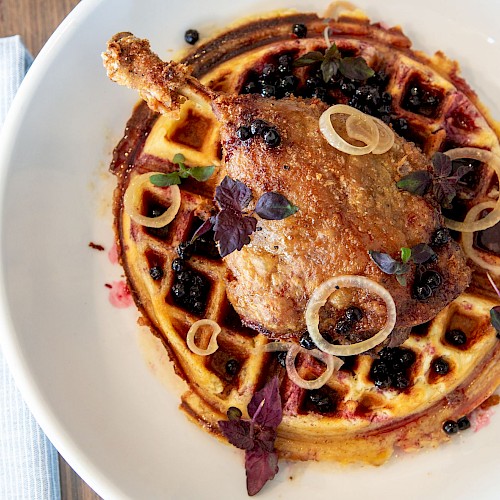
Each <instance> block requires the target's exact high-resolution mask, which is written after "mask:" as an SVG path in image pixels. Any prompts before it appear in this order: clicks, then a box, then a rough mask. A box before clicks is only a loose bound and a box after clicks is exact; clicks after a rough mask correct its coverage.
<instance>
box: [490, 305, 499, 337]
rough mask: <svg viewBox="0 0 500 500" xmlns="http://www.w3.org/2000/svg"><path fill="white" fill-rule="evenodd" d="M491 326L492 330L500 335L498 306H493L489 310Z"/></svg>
mask: <svg viewBox="0 0 500 500" xmlns="http://www.w3.org/2000/svg"><path fill="white" fill-rule="evenodd" d="M490 316H491V324H492V325H493V328H495V330H496V331H497V334H500V306H495V307H492V308H491V309H490Z"/></svg>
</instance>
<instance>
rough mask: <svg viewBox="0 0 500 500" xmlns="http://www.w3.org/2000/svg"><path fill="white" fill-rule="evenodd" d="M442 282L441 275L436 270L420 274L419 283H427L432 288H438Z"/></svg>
mask: <svg viewBox="0 0 500 500" xmlns="http://www.w3.org/2000/svg"><path fill="white" fill-rule="evenodd" d="M442 282H443V279H442V278H441V275H440V274H439V273H438V272H437V271H425V273H423V274H422V276H421V277H420V284H421V285H427V286H429V287H431V288H432V289H433V290H435V289H436V288H439V286H440V285H441V283H442Z"/></svg>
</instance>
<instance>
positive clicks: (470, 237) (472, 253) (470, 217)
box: [462, 201, 500, 274]
mask: <svg viewBox="0 0 500 500" xmlns="http://www.w3.org/2000/svg"><path fill="white" fill-rule="evenodd" d="M495 206H496V202H494V201H485V202H483V203H479V204H478V205H475V206H473V207H472V208H471V209H470V210H469V211H468V212H467V215H466V216H465V219H464V223H465V224H469V223H471V222H474V221H475V220H476V219H477V216H478V215H479V214H480V213H481V212H482V211H483V210H485V209H488V208H495ZM473 243H474V233H463V234H462V247H463V249H464V253H465V255H466V256H467V257H468V258H469V259H470V260H472V261H473V262H475V263H476V264H477V265H478V266H480V267H482V268H483V269H486V270H488V271H491V272H493V273H495V274H500V265H498V264H497V265H495V264H490V263H489V262H487V261H485V260H484V259H483V258H482V257H481V255H480V253H479V252H478V251H477V250H476V249H475V248H474V244H473Z"/></svg>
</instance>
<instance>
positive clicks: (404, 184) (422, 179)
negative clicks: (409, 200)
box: [396, 170, 432, 196]
mask: <svg viewBox="0 0 500 500" xmlns="http://www.w3.org/2000/svg"><path fill="white" fill-rule="evenodd" d="M431 182H432V175H431V174H430V173H429V172H427V171H426V170H418V171H416V172H412V173H411V174H408V175H406V176H405V177H403V178H401V180H399V181H398V182H397V183H396V186H397V187H398V188H399V189H404V190H405V191H409V192H410V193H413V194H417V195H419V196H423V195H424V194H425V193H426V192H427V190H428V189H429V186H430V185H431Z"/></svg>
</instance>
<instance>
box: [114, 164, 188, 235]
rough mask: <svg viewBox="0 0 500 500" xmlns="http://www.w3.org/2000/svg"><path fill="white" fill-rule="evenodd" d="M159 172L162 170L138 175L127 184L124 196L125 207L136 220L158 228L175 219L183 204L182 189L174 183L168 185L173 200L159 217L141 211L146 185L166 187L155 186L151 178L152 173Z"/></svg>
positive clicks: (143, 224)
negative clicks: (149, 215)
mask: <svg viewBox="0 0 500 500" xmlns="http://www.w3.org/2000/svg"><path fill="white" fill-rule="evenodd" d="M159 173H161V172H148V173H146V174H141V175H137V176H136V177H134V178H133V179H132V180H131V181H130V183H129V185H128V186H127V190H126V191H125V195H124V196H123V208H124V209H125V212H126V213H127V214H128V216H129V217H130V218H131V219H132V220H133V221H134V222H136V223H137V224H141V225H142V226H146V227H153V228H157V229H159V228H161V227H165V226H166V225H167V224H170V223H171V222H172V221H173V220H174V219H175V216H176V215H177V212H178V211H179V208H180V206H181V191H180V189H179V186H177V185H175V184H174V185H172V186H169V187H168V189H170V194H171V198H172V201H171V203H170V206H169V207H168V208H167V210H165V212H163V213H162V214H161V215H159V216H158V217H146V216H145V215H142V214H141V213H140V211H139V206H140V204H141V201H142V196H143V192H144V190H145V186H146V185H147V186H148V187H154V188H155V189H166V188H163V187H162V188H159V187H157V186H154V185H153V184H152V183H151V181H150V180H149V178H150V177H151V176H152V175H155V174H159Z"/></svg>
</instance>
